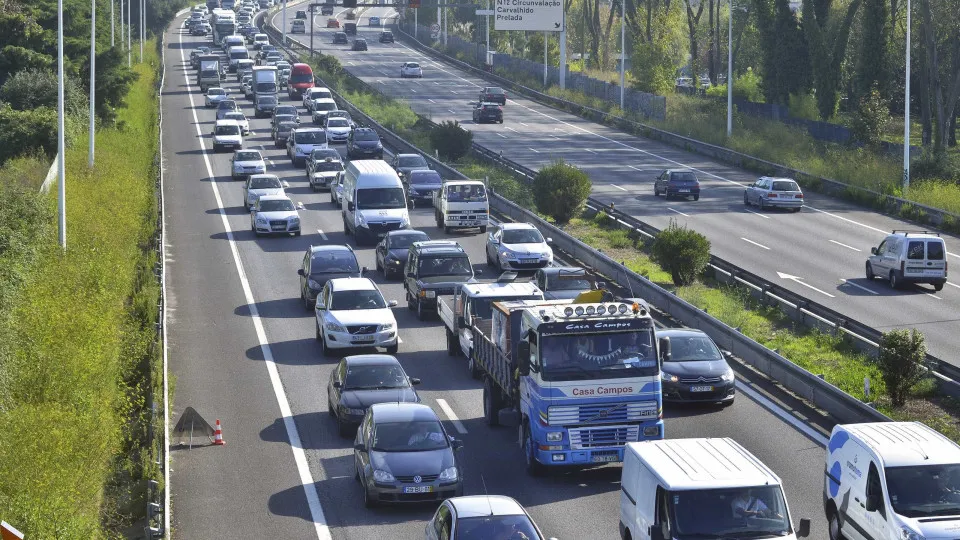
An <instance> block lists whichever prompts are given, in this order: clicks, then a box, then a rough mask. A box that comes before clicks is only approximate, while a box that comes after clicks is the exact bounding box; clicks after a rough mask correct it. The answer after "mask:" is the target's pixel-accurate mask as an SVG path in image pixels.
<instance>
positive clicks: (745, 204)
mask: <svg viewBox="0 0 960 540" xmlns="http://www.w3.org/2000/svg"><path fill="white" fill-rule="evenodd" d="M743 205H744V206H750V197H748V196H747V192H746V191H744V192H743Z"/></svg>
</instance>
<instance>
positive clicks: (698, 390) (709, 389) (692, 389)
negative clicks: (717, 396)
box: [690, 386, 713, 392]
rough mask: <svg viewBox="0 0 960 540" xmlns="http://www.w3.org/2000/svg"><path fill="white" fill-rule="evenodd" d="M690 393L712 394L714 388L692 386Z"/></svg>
mask: <svg viewBox="0 0 960 540" xmlns="http://www.w3.org/2000/svg"><path fill="white" fill-rule="evenodd" d="M690 391H691V392H712V391H713V387H712V386H691V387H690Z"/></svg>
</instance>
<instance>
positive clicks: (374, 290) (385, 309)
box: [315, 277, 400, 356]
mask: <svg viewBox="0 0 960 540" xmlns="http://www.w3.org/2000/svg"><path fill="white" fill-rule="evenodd" d="M396 305H397V301H396V300H391V301H390V302H386V301H385V300H384V299H383V294H382V293H381V292H380V288H379V287H377V284H376V283H374V282H373V280H371V279H370V278H365V277H351V278H335V279H331V280H330V281H327V284H326V285H324V287H323V290H322V291H321V292H320V294H319V295H317V304H316V308H315V312H316V319H317V341H319V342H320V344H321V346H322V347H323V354H324V355H325V356H333V355H334V354H336V350H337V349H350V348H355V347H365V348H366V347H385V348H386V349H387V353H388V354H396V353H397V349H398V348H399V344H400V340H399V336H398V334H397V320H396V319H395V318H394V316H393V310H392V309H390V308H392V307H394V306H396Z"/></svg>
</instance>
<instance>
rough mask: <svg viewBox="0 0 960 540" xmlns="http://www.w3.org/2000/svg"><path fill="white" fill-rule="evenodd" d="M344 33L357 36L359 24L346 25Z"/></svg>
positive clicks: (349, 23) (350, 23)
mask: <svg viewBox="0 0 960 540" xmlns="http://www.w3.org/2000/svg"><path fill="white" fill-rule="evenodd" d="M343 31H344V32H346V33H347V35H348V36H355V35H357V23H352V22H348V23H344V25H343Z"/></svg>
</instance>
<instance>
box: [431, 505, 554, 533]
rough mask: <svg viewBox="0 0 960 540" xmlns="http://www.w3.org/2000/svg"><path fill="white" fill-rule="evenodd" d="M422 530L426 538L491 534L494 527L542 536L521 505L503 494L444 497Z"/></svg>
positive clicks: (499, 529)
mask: <svg viewBox="0 0 960 540" xmlns="http://www.w3.org/2000/svg"><path fill="white" fill-rule="evenodd" d="M425 531H426V532H425V536H424V538H426V539H427V540H441V539H445V538H464V539H474V538H476V539H481V538H494V536H492V535H493V534H496V533H495V532H494V531H505V533H504V536H503V537H504V538H511V539H521V538H522V539H528V540H545V539H546V537H545V536H544V535H543V532H541V531H540V528H539V527H537V524H536V523H534V522H533V518H531V517H530V514H528V513H527V511H526V510H524V508H523V506H520V503H518V502H517V501H515V500H514V499H511V498H510V497H506V496H504V495H469V496H466V497H452V498H450V499H447V500H445V501H443V503H441V504H440V507H439V508H437V511H436V512H435V513H434V514H433V518H431V519H430V521H428V522H427V525H426V528H425ZM550 540H555V539H553V538H551V539H550Z"/></svg>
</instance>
